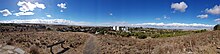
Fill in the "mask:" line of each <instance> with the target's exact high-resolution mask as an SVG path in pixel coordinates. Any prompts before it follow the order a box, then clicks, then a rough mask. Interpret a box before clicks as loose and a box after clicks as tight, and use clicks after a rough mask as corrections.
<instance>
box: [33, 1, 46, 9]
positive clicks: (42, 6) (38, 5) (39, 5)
mask: <svg viewBox="0 0 220 54" xmlns="http://www.w3.org/2000/svg"><path fill="white" fill-rule="evenodd" d="M35 5H36V6H37V7H38V8H41V9H45V8H46V7H45V5H44V4H39V3H38V2H36V3H35Z"/></svg>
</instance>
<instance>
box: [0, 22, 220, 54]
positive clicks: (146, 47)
mask: <svg viewBox="0 0 220 54" xmlns="http://www.w3.org/2000/svg"><path fill="white" fill-rule="evenodd" d="M1 25H3V24H1ZM0 27H1V29H0V31H1V32H0V49H3V50H0V53H3V52H6V54H7V53H9V51H8V50H6V49H4V47H2V46H7V45H9V46H15V47H18V48H21V49H23V50H24V51H25V54H28V53H35V54H49V53H51V54H53V53H54V54H57V53H58V54H59V53H63V54H89V53H93V54H217V53H220V42H219V41H220V31H205V32H199V33H190V34H187V35H182V36H172V37H161V38H145V39H138V38H134V36H129V37H124V36H120V35H111V34H104V35H103V34H94V33H90V32H85V31H90V30H94V29H98V30H99V28H100V27H79V26H74V29H70V30H69V29H68V28H69V27H73V26H64V25H36V24H34V25H33V24H4V25H3V26H0ZM48 28H50V29H48ZM82 28H83V30H82ZM53 29H55V30H53ZM56 29H58V30H56ZM101 29H103V28H101ZM60 30H62V31H60ZM68 30H69V31H68ZM154 30H156V29H154ZM166 31H172V30H164V31H163V32H166ZM10 53H11V52H10Z"/></svg>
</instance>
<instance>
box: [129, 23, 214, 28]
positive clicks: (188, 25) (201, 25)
mask: <svg viewBox="0 0 220 54" xmlns="http://www.w3.org/2000/svg"><path fill="white" fill-rule="evenodd" d="M133 25H139V26H143V25H150V26H171V27H213V26H214V25H208V24H199V23H192V24H186V23H166V24H165V23H141V24H133Z"/></svg>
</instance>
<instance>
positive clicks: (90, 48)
mask: <svg viewBox="0 0 220 54" xmlns="http://www.w3.org/2000/svg"><path fill="white" fill-rule="evenodd" d="M83 54H98V48H97V38H96V36H94V35H90V37H89V39H88V40H87V41H86V43H85V46H84V50H83Z"/></svg>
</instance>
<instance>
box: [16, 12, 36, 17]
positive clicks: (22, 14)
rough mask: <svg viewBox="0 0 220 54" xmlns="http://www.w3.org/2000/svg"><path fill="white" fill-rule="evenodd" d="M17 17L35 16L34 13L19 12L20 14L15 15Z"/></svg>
mask: <svg viewBox="0 0 220 54" xmlns="http://www.w3.org/2000/svg"><path fill="white" fill-rule="evenodd" d="M14 15H15V16H24V15H26V16H27V15H34V13H33V12H18V13H14Z"/></svg>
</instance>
